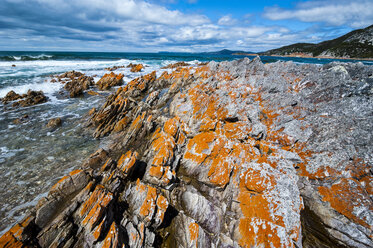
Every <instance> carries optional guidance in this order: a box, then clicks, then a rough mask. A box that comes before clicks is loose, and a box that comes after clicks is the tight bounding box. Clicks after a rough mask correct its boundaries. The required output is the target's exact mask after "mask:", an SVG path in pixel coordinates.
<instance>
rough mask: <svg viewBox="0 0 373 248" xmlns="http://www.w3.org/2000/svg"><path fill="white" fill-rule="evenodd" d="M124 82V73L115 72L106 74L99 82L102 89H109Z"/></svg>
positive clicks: (98, 85) (98, 84)
mask: <svg viewBox="0 0 373 248" xmlns="http://www.w3.org/2000/svg"><path fill="white" fill-rule="evenodd" d="M122 84H123V74H119V75H117V74H114V73H113V72H111V73H107V74H105V75H104V76H103V77H102V78H101V79H100V80H99V81H98V82H97V83H96V85H97V87H98V88H99V89H100V90H107V89H110V88H111V87H113V86H117V85H122Z"/></svg>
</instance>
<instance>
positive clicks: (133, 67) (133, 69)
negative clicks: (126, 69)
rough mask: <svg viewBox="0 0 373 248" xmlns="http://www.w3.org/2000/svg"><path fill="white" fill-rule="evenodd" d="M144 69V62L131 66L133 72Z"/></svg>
mask: <svg viewBox="0 0 373 248" xmlns="http://www.w3.org/2000/svg"><path fill="white" fill-rule="evenodd" d="M142 69H144V66H143V65H142V64H137V65H133V66H132V67H131V72H140V71H141V70H142Z"/></svg>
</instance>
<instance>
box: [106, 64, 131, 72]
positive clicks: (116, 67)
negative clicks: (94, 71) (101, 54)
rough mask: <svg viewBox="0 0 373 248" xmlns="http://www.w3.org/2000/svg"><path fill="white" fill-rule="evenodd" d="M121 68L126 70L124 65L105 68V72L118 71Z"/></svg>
mask: <svg viewBox="0 0 373 248" xmlns="http://www.w3.org/2000/svg"><path fill="white" fill-rule="evenodd" d="M120 68H126V66H124V65H119V66H113V67H108V68H105V70H108V71H115V70H118V69H120Z"/></svg>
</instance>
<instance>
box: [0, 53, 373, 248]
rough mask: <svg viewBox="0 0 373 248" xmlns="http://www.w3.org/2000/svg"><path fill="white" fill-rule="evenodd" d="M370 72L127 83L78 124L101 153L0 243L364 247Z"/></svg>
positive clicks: (225, 69) (312, 69)
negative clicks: (89, 130)
mask: <svg viewBox="0 0 373 248" xmlns="http://www.w3.org/2000/svg"><path fill="white" fill-rule="evenodd" d="M372 71H373V68H372V67H371V66H365V65H362V64H342V63H332V64H328V65H325V66H319V65H298V64H294V63H291V62H286V63H284V62H277V63H272V64H263V63H262V62H261V61H260V59H259V58H256V59H254V60H248V59H243V60H240V61H232V62H220V63H215V62H210V63H209V64H207V65H202V66H198V67H195V68H190V67H178V68H176V69H175V70H173V71H170V72H165V73H163V74H162V75H161V76H160V77H158V78H157V77H156V74H155V72H153V73H151V74H148V75H145V76H142V77H139V78H137V79H135V80H132V81H131V82H130V83H128V84H127V85H126V86H124V87H121V88H119V89H118V90H117V92H115V93H113V94H112V95H111V96H110V97H108V99H107V101H106V103H105V104H104V105H103V106H102V107H101V108H99V109H97V110H95V111H92V113H91V114H92V115H91V118H90V120H89V121H88V123H87V125H88V126H90V127H94V128H96V131H95V133H94V135H95V136H96V137H102V136H108V137H107V139H108V144H107V148H105V149H107V150H103V149H100V150H98V151H97V152H95V153H94V154H92V155H91V156H90V157H89V158H88V159H87V160H86V161H85V162H84V163H83V165H82V166H81V167H82V168H81V169H79V170H76V171H73V172H72V173H70V174H69V175H68V176H66V177H64V178H62V179H61V180H60V181H59V182H57V184H56V185H55V186H54V187H52V189H51V190H50V192H49V195H48V196H47V197H46V198H44V199H42V200H40V202H39V203H38V205H37V206H36V207H35V209H33V211H31V213H30V215H29V216H28V217H27V218H26V219H25V220H24V221H23V222H20V223H19V224H17V225H16V226H14V227H13V228H12V229H10V230H9V231H8V232H7V233H5V234H4V235H3V236H2V237H1V238H0V244H2V245H3V246H5V247H7V246H8V247H11V246H22V245H24V246H28V245H30V246H32V245H34V246H36V247H51V246H53V247H82V246H83V247H84V246H86V247H123V246H124V247H294V248H295V247H307V248H308V247H364V248H367V247H372V246H373V232H372V230H373V226H372V225H373V202H372V186H373V185H372V181H373V180H372V173H371V171H372V164H373V157H372V154H373V146H372V145H371V144H372V143H373V136H372V135H371V134H372V131H373V124H372V123H373V117H372V115H371V111H372V109H373V100H372V94H373V84H372V81H371V80H370V76H371V75H372ZM154 92H156V93H154Z"/></svg>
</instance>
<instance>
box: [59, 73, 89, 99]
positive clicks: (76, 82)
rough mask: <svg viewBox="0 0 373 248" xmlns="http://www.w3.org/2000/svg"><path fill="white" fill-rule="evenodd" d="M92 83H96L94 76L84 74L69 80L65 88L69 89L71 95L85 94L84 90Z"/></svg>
mask: <svg viewBox="0 0 373 248" xmlns="http://www.w3.org/2000/svg"><path fill="white" fill-rule="evenodd" d="M92 85H94V80H93V77H89V76H85V75H82V76H79V77H78V78H73V79H72V80H71V81H69V82H67V83H66V84H65V87H64V88H65V89H66V90H68V91H69V93H70V97H77V96H81V95H83V92H84V90H87V89H88V88H89V87H90V86H92Z"/></svg>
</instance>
